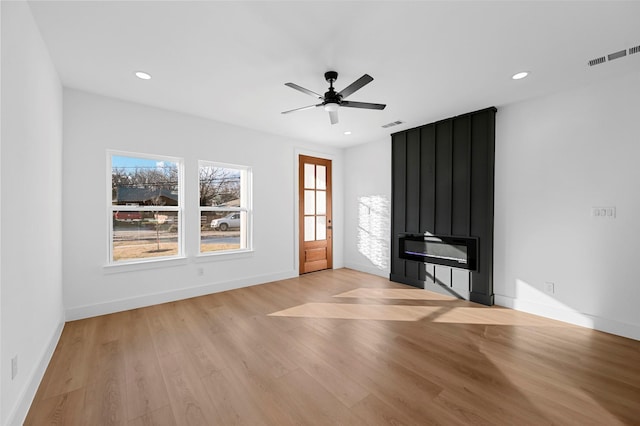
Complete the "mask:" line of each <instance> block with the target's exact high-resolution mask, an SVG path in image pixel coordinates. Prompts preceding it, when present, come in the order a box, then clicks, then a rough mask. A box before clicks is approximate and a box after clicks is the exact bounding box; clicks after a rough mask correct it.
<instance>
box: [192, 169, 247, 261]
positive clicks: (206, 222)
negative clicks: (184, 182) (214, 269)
mask: <svg viewBox="0 0 640 426" xmlns="http://www.w3.org/2000/svg"><path fill="white" fill-rule="evenodd" d="M198 172H199V189H200V191H199V198H200V253H201V254H212V253H223V252H229V251H239V250H248V249H250V248H251V238H250V237H251V234H250V228H251V209H250V198H251V197H250V180H251V179H250V178H251V170H250V168H249V167H246V166H236V165H228V164H221V163H213V162H207V161H201V162H200V164H199V170H198Z"/></svg>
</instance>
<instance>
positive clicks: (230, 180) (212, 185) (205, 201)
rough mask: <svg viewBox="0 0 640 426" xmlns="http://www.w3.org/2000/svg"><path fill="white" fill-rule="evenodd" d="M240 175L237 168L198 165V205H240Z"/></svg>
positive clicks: (240, 172)
mask: <svg viewBox="0 0 640 426" xmlns="http://www.w3.org/2000/svg"><path fill="white" fill-rule="evenodd" d="M241 175H242V171H241V170H239V169H234V168H228V167H216V166H213V165H207V166H202V165H201V166H200V170H199V176H200V207H211V206H216V207H240V200H241Z"/></svg>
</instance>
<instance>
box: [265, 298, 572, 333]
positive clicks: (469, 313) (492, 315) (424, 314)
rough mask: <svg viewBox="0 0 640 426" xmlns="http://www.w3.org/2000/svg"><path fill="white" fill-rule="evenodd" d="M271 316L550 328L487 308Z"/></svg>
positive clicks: (311, 310)
mask: <svg viewBox="0 0 640 426" xmlns="http://www.w3.org/2000/svg"><path fill="white" fill-rule="evenodd" d="M269 316H275V317H300V318H325V319H351V320H380V321H421V320H425V319H427V320H428V321H430V322H434V323H446V324H479V325H506V326H540V327H550V325H549V321H548V320H547V321H545V320H544V319H543V318H538V317H536V316H534V315H530V316H526V317H523V315H522V313H521V312H516V311H512V310H509V309H493V308H487V307H477V308H474V307H454V306H412V305H366V304H352V303H305V304H303V305H299V306H294V307H292V308H289V309H284V310H282V311H278V312H274V313H272V314H269ZM557 326H558V327H567V324H564V323H560V322H558V325H557Z"/></svg>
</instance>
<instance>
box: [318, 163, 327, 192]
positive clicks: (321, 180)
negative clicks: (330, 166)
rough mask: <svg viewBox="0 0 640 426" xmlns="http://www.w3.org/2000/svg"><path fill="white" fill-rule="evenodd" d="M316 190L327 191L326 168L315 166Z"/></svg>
mask: <svg viewBox="0 0 640 426" xmlns="http://www.w3.org/2000/svg"><path fill="white" fill-rule="evenodd" d="M316 188H318V189H327V168H326V167H325V166H316Z"/></svg>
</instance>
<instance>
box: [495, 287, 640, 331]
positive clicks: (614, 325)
mask: <svg viewBox="0 0 640 426" xmlns="http://www.w3.org/2000/svg"><path fill="white" fill-rule="evenodd" d="M495 304H496V305H499V306H503V307H505V308H510V309H515V310H516V311H522V312H527V313H530V314H534V315H539V316H541V317H545V318H551V319H554V320H558V321H562V322H566V323H569V324H574V325H579V326H581V327H586V328H590V329H593V330H598V331H603V332H605V333H610V334H615V335H617V336H621V337H626V338H629V339H634V340H640V325H637V324H629V323H624V322H620V321H616V320H612V319H609V318H603V317H599V316H596V315H590V314H585V313H582V312H577V311H574V310H571V309H562V308H559V307H556V306H548V305H545V304H542V303H536V302H531V301H528V300H521V299H516V298H514V297H509V296H503V295H498V294H496V295H495Z"/></svg>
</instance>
